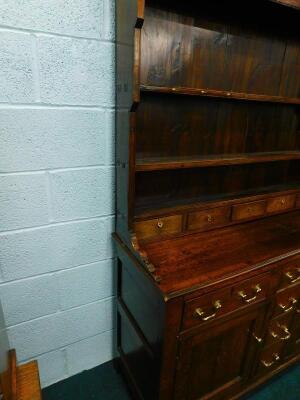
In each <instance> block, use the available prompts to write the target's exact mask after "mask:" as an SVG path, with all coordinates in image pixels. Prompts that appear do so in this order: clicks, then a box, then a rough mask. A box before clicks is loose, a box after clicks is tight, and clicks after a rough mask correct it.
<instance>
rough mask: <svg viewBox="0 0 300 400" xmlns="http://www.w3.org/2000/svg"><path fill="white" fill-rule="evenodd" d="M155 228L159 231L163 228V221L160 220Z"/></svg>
mask: <svg viewBox="0 0 300 400" xmlns="http://www.w3.org/2000/svg"><path fill="white" fill-rule="evenodd" d="M157 226H158V228H159V229H161V228H162V227H163V226H164V223H163V221H162V220H161V219H159V220H158V222H157Z"/></svg>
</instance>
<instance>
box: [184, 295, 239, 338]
mask: <svg viewBox="0 0 300 400" xmlns="http://www.w3.org/2000/svg"><path fill="white" fill-rule="evenodd" d="M230 294H231V291H230V288H228V289H224V290H220V291H218V292H216V293H210V294H207V295H203V296H201V297H197V298H196V299H193V300H189V301H187V302H186V303H185V309H184V317H183V326H182V328H183V330H186V329H190V328H193V327H194V326H197V325H201V324H203V323H205V322H208V321H212V320H214V319H216V318H218V317H220V316H222V315H224V314H225V313H227V312H229V311H230V308H231V305H230Z"/></svg>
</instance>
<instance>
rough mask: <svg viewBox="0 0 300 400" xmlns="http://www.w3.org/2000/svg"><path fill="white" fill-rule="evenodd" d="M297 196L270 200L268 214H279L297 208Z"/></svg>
mask: <svg viewBox="0 0 300 400" xmlns="http://www.w3.org/2000/svg"><path fill="white" fill-rule="evenodd" d="M295 202H296V195H289V196H278V197H272V198H270V199H268V203H267V212H268V213H272V212H278V211H284V210H289V209H290V208H293V207H294V206H295Z"/></svg>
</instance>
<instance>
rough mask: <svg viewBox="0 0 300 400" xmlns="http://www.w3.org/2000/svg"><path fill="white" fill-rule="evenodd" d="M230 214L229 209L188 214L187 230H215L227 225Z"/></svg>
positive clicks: (215, 209)
mask: <svg viewBox="0 0 300 400" xmlns="http://www.w3.org/2000/svg"><path fill="white" fill-rule="evenodd" d="M230 212H231V209H230V207H219V208H213V209H209V210H205V211H197V212H192V213H189V215H188V225H187V230H189V231H192V230H195V229H208V228H215V227H218V226H221V225H225V224H228V223H229V221H230Z"/></svg>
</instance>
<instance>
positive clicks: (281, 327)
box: [265, 313, 293, 346]
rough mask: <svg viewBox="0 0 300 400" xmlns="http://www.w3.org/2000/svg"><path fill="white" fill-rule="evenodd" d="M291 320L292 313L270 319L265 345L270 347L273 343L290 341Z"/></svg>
mask: <svg viewBox="0 0 300 400" xmlns="http://www.w3.org/2000/svg"><path fill="white" fill-rule="evenodd" d="M292 320H293V313H288V314H284V315H280V316H279V317H277V318H275V319H272V321H271V322H270V324H269V329H268V333H267V336H266V340H265V345H266V346H268V345H271V344H273V343H275V342H288V341H289V340H290V339H292V332H291V328H290V326H291V322H292Z"/></svg>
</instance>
